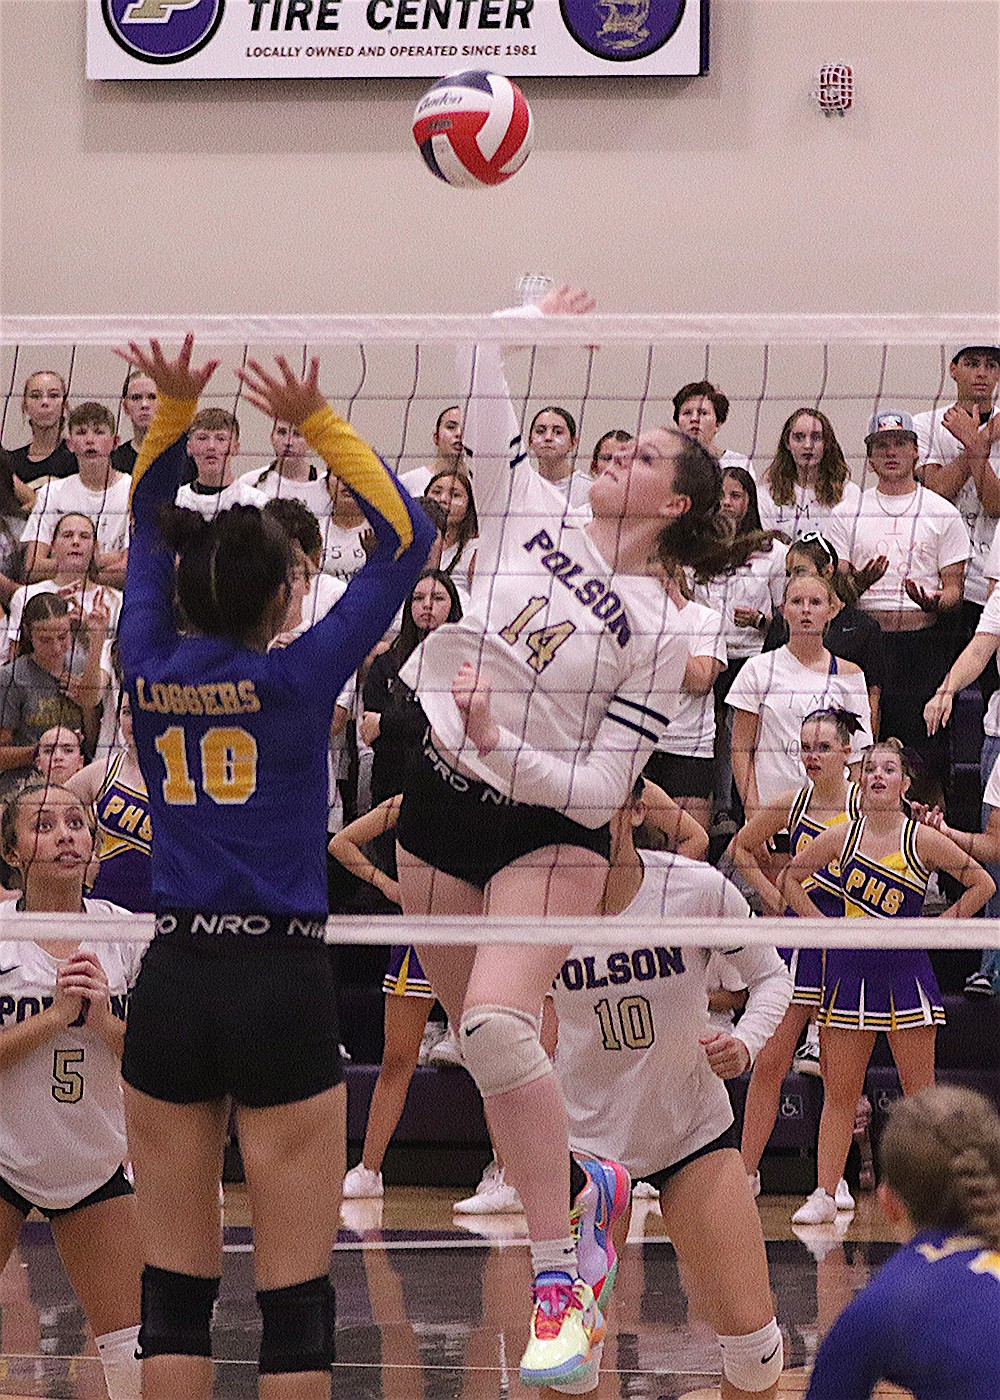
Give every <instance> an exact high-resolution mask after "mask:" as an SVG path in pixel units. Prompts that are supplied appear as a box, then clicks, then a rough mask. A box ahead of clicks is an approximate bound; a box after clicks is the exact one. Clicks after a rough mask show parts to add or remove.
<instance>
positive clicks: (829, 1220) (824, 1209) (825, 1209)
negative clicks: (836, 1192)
mask: <svg viewBox="0 0 1000 1400" xmlns="http://www.w3.org/2000/svg"><path fill="white" fill-rule="evenodd" d="M836 1218H837V1202H836V1201H835V1200H834V1199H833V1197H832V1196H830V1195H828V1194H827V1192H826V1191H824V1190H823V1188H822V1186H817V1187H816V1190H815V1191H814V1192H813V1193H812V1195H811V1196H808V1197H807V1198H806V1200H805V1201H804V1202H803V1204H802V1205H800V1206H799V1208H798V1210H797V1211H796V1212H795V1214H794V1215H793V1216H792V1224H793V1225H832V1224H833V1222H834V1221H835V1220H836Z"/></svg>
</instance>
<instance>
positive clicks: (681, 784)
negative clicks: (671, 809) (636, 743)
mask: <svg viewBox="0 0 1000 1400" xmlns="http://www.w3.org/2000/svg"><path fill="white" fill-rule="evenodd" d="M642 775H643V777H644V778H648V779H649V781H650V782H651V783H655V784H656V786H657V787H661V788H662V789H663V791H664V792H665V793H666V794H667V796H668V797H673V798H678V797H711V796H712V786H713V784H714V782H715V759H714V758H691V757H689V756H688V755H686V754H680V753H661V752H660V750H659V749H657V750H656V752H655V753H651V754H650V755H649V760H648V762H647V763H646V766H645V768H644V769H643V771H642Z"/></svg>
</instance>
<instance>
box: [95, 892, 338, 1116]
mask: <svg viewBox="0 0 1000 1400" xmlns="http://www.w3.org/2000/svg"><path fill="white" fill-rule="evenodd" d="M192 917H197V916H192V915H190V914H186V915H185V914H179V915H177V914H170V915H160V916H159V917H158V918H157V930H158V931H157V936H156V937H155V938H154V939H153V941H152V943H151V944H150V945H149V947H148V948H147V950H146V953H145V956H144V957H143V960H142V967H141V969H140V971H139V977H138V979H137V981H136V984H135V989H134V991H133V992H132V994H131V996H130V997H129V1014H128V1023H127V1025H126V1028H125V1054H124V1057H123V1059H122V1076H123V1078H124V1079H125V1081H126V1083H128V1084H131V1086H132V1087H133V1088H134V1089H139V1090H140V1091H141V1092H142V1093H144V1094H149V1095H150V1097H151V1098H154V1099H163V1100H165V1101H166V1102H167V1103H203V1102H207V1101H209V1100H214V1099H222V1098H232V1099H233V1100H234V1101H235V1102H236V1103H237V1104H242V1105H245V1106H246V1107H247V1108H270V1107H273V1106H274V1105H276V1104H285V1103H296V1102H298V1101H299V1100H300V1099H308V1098H311V1097H312V1096H313V1095H314V1094H320V1093H322V1092H323V1091H324V1090H325V1089H330V1088H332V1087H333V1086H334V1085H335V1084H339V1083H340V1082H341V1080H342V1079H343V1077H344V1071H343V1066H342V1064H341V1060H340V1027H339V1022H338V1016H337V998H336V989H335V984H334V978H333V968H332V963H331V958H330V954H329V949H328V948H327V947H326V944H325V943H323V942H321V941H319V940H318V939H317V938H315V937H314V936H306V937H295V936H292V935H290V934H288V933H282V932H274V931H271V932H268V933H264V934H262V935H258V936H254V935H253V934H251V933H216V934H203V933H190V932H187V931H185V927H186V926H189V925H190V921H191V918H192ZM202 917H203V918H206V919H211V918H213V917H214V918H217V917H218V916H212V915H205V916H202ZM251 921H254V922H255V923H257V922H261V921H265V922H266V921H267V916H265V915H248V916H244V922H245V923H246V924H247V926H250V925H251ZM270 922H271V924H272V926H274V927H277V928H281V927H287V926H288V923H289V921H287V920H285V921H281V920H274V919H272V920H270ZM302 922H303V924H308V925H311V926H312V927H314V928H315V927H316V925H317V921H315V920H313V921H302ZM172 925H179V927H178V929H177V931H173V932H165V931H164V930H165V929H167V930H169V929H170V928H171V926H172Z"/></svg>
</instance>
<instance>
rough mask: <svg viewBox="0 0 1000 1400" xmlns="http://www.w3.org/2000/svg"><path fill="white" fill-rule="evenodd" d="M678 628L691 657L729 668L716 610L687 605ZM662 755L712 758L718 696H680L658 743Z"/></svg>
mask: <svg viewBox="0 0 1000 1400" xmlns="http://www.w3.org/2000/svg"><path fill="white" fill-rule="evenodd" d="M679 612H680V617H679V621H678V627H679V629H680V632H681V635H682V636H683V638H684V643H685V646H686V647H687V652H688V656H689V657H694V656H710V657H712V658H713V659H714V660H716V661H721V662H722V664H723V666H725V665H726V662H727V659H728V658H727V655H726V638H725V626H724V624H723V621H722V618H721V617H720V615H719V614H718V613H717V612H716V611H715V609H714V608H706V607H705V606H704V604H703V603H688V604H687V605H686V606H685V607H683V608H681V609H680V610H679ZM656 747H657V750H658V751H659V752H661V753H672V754H679V755H681V756H682V757H684V758H711V757H712V753H713V751H714V747H715V696H714V694H713V693H712V691H711V690H710V691H709V692H708V694H707V695H692V694H691V693H690V692H689V691H687V690H685V691H682V693H681V698H680V704H679V705H678V708H677V713H676V715H675V716H674V718H673V721H672V722H671V724H670V726H669V728H668V729H667V732H666V734H664V736H663V738H662V739H661V740H660V742H659V743H658V744H657V746H656Z"/></svg>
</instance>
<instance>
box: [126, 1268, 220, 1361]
mask: <svg viewBox="0 0 1000 1400" xmlns="http://www.w3.org/2000/svg"><path fill="white" fill-rule="evenodd" d="M220 1282H221V1280H220V1279H217V1278H203V1277H200V1276H196V1275H194V1274H177V1273H174V1271H173V1270H172V1269H158V1268H156V1266H155V1265H153V1264H147V1265H146V1267H145V1268H144V1269H143V1271H142V1326H141V1327H140V1329H139V1354H140V1356H141V1357H142V1359H143V1361H147V1360H148V1359H149V1358H150V1357H151V1356H211V1355H212V1309H213V1308H214V1307H215V1300H216V1298H218V1296H219V1284H220Z"/></svg>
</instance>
